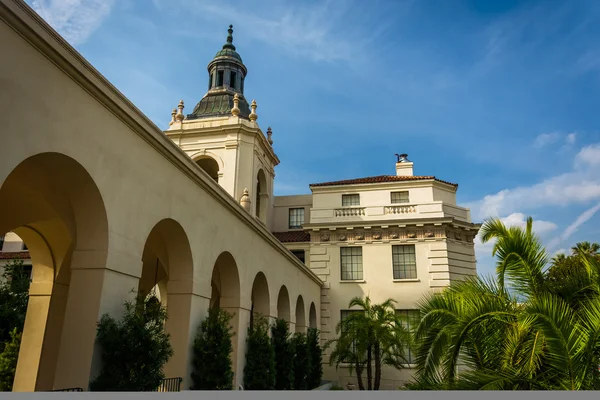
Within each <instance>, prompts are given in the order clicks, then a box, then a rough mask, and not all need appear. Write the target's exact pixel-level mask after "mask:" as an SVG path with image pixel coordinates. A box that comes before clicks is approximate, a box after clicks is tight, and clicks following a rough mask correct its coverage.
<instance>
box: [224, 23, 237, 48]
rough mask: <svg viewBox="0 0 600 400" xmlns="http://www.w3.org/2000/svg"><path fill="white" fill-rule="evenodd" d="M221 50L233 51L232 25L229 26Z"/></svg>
mask: <svg viewBox="0 0 600 400" xmlns="http://www.w3.org/2000/svg"><path fill="white" fill-rule="evenodd" d="M223 49H231V50H235V46H234V45H233V25H229V29H227V42H226V43H225V44H224V45H223Z"/></svg>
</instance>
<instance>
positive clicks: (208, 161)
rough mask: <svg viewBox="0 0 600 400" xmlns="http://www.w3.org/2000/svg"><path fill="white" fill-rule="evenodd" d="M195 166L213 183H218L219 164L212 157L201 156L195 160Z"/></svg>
mask: <svg viewBox="0 0 600 400" xmlns="http://www.w3.org/2000/svg"><path fill="white" fill-rule="evenodd" d="M196 164H198V166H199V167H200V168H202V169H203V170H204V172H206V173H207V174H208V175H209V176H210V177H211V178H212V179H213V180H214V181H215V182H217V183H218V182H219V163H218V162H217V161H216V160H215V159H214V158H212V157H209V156H203V157H200V158H198V159H197V160H196Z"/></svg>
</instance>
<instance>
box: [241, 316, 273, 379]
mask: <svg viewBox="0 0 600 400" xmlns="http://www.w3.org/2000/svg"><path fill="white" fill-rule="evenodd" d="M268 329H269V324H268V322H267V320H266V319H265V318H264V317H262V316H259V315H255V316H254V321H253V324H251V326H250V327H249V328H248V339H247V346H248V347H247V352H246V366H245V367H244V389H245V390H272V389H274V388H275V352H274V351H273V345H272V344H271V339H270V338H269V334H268Z"/></svg>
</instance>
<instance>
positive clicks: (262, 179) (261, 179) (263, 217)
mask: <svg viewBox="0 0 600 400" xmlns="http://www.w3.org/2000/svg"><path fill="white" fill-rule="evenodd" d="M255 196H256V199H255V200H256V201H255V204H256V209H255V213H256V217H257V218H258V219H259V220H260V221H262V222H263V223H265V224H266V222H267V210H268V202H269V188H268V186H267V177H266V176H265V172H264V171H263V170H262V169H259V170H258V174H257V176H256V195H255Z"/></svg>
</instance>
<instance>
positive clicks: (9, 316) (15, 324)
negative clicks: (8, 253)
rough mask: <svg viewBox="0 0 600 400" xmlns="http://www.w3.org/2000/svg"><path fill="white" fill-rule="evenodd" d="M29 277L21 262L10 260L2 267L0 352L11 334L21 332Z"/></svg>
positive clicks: (25, 310) (0, 285)
mask: <svg viewBox="0 0 600 400" xmlns="http://www.w3.org/2000/svg"><path fill="white" fill-rule="evenodd" d="M29 284H30V280H29V276H28V274H27V273H26V272H25V269H24V266H23V261H22V260H11V261H9V262H8V263H7V264H6V266H5V267H4V272H3V273H2V277H1V279H0V351H2V348H3V343H5V342H10V341H11V332H12V331H13V329H15V328H16V329H17V331H18V332H22V331H23V325H24V324H25V315H26V314H27V302H28V300H29Z"/></svg>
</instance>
